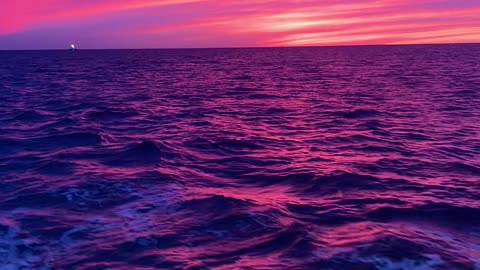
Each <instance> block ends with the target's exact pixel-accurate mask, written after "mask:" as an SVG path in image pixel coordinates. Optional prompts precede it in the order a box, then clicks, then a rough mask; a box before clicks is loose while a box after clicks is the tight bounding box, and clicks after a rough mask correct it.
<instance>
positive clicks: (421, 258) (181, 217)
mask: <svg viewBox="0 0 480 270" xmlns="http://www.w3.org/2000/svg"><path fill="white" fill-rule="evenodd" d="M0 269H2V270H7V269H8V270H12V269H81V270H86V269H91V270H93V269H125V270H126V269H142V270H146V269H342V270H343V269H346V270H349V269H353V270H375V269H377V270H387V269H391V270H397V269H405V270H406V269H414V270H426V269H435V270H444V269H480V45H445V46H396V47H382V46H380V47H344V48H297V49H287V48H285V49H209V50H132V51H128V50H127V51H123V50H119V51H113V50H112V51H82V50H80V51H75V52H70V51H24V52H20V51H18V52H13V51H12V52H6V51H3V52H0Z"/></svg>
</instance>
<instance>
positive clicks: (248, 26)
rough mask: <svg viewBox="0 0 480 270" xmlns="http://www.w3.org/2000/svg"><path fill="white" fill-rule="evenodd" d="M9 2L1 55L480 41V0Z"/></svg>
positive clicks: (0, 29)
mask: <svg viewBox="0 0 480 270" xmlns="http://www.w3.org/2000/svg"><path fill="white" fill-rule="evenodd" d="M2 2H3V3H2V5H1V10H0V49H54V48H67V47H68V45H69V44H70V43H76V44H77V46H78V47H80V48H172V47H244V46H248V47H250V46H316V45H362V44H417V43H467V42H468V43H470V42H471V43H476V42H480V0H424V1H423V0H326V1H323V0H316V1H313V0H304V1H302V0H296V1H295V0H284V1H271V0H248V1H247V0H245V1H229V0H222V1H219V0H6V1H2ZM5 2H6V3H5Z"/></svg>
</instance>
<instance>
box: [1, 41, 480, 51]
mask: <svg viewBox="0 0 480 270" xmlns="http://www.w3.org/2000/svg"><path fill="white" fill-rule="evenodd" d="M432 45H436V46H439V45H480V41H479V42H452V43H399V44H350V45H306V46H239V47H163V48H162V47H157V48H152V47H144V48H142V47H139V48H86V49H82V48H81V47H80V48H75V50H76V51H77V50H78V51H101V50H215V49H295V48H335V47H382V46H385V47H395V46H432ZM75 46H76V47H77V45H76V44H75ZM67 47H68V46H67ZM67 47H65V48H55V49H54V48H51V49H0V51H68V50H71V49H70V48H67Z"/></svg>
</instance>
